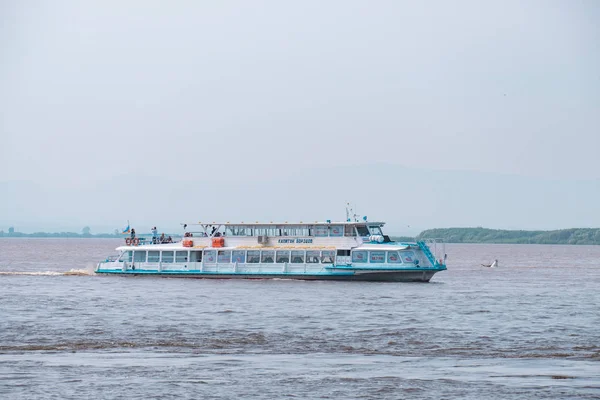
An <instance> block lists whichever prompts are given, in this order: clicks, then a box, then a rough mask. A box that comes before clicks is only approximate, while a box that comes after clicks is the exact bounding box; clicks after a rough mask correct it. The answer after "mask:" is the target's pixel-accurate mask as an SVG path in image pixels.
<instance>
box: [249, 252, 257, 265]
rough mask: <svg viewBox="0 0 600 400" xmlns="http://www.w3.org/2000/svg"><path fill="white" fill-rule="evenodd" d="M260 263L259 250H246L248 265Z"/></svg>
mask: <svg viewBox="0 0 600 400" xmlns="http://www.w3.org/2000/svg"><path fill="white" fill-rule="evenodd" d="M259 262H260V251H259V250H248V263H249V264H258V263H259Z"/></svg>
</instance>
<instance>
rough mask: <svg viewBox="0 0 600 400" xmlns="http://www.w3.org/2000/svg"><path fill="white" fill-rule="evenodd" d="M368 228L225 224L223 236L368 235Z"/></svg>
mask: <svg viewBox="0 0 600 400" xmlns="http://www.w3.org/2000/svg"><path fill="white" fill-rule="evenodd" d="M373 228H376V229H374V231H372V232H375V233H371V234H381V228H379V227H371V229H373ZM377 232H379V233H377ZM369 234H370V233H369V228H367V227H366V226H355V225H309V226H293V225H290V226H287V225H281V226H273V227H260V226H254V227H252V226H235V225H233V226H227V227H226V228H225V236H270V237H273V236H294V237H306V236H312V237H342V236H369Z"/></svg>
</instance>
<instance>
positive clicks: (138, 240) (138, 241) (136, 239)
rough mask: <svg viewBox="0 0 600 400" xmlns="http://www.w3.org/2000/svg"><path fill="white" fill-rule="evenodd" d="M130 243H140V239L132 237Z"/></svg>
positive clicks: (135, 244)
mask: <svg viewBox="0 0 600 400" xmlns="http://www.w3.org/2000/svg"><path fill="white" fill-rule="evenodd" d="M131 244H133V245H134V246H137V245H138V244H140V239H138V238H134V239H133V240H132V241H131Z"/></svg>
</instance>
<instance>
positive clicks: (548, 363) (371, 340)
mask: <svg viewBox="0 0 600 400" xmlns="http://www.w3.org/2000/svg"><path fill="white" fill-rule="evenodd" d="M120 243H121V242H120V241H115V240H112V239H6V238H5V239H0V398H2V399H38V398H39V399H171V398H173V399H174V398H177V399H181V398H184V399H186V398H189V399H199V398H203V399H236V398H253V399H280V398H302V399H304V398H307V399H355V398H365V399H371V398H372V399H401V398H408V397H410V398H420V399H440V398H461V399H481V398H498V399H506V398H511V399H514V398H526V399H532V398H590V399H591V398H600V309H599V308H600V246H546V245H459V244H455V245H452V244H451V245H447V253H448V257H449V258H448V268H449V269H448V271H445V272H441V273H438V274H436V275H435V276H434V278H433V279H432V281H431V282H430V283H369V282H310V281H309V282H303V281H289V280H257V281H246V280H200V279H178V278H157V277H111V276H95V275H93V273H92V272H91V271H92V270H93V267H94V265H95V263H96V262H98V261H99V260H101V259H104V258H105V257H106V256H107V255H110V254H114V253H115V252H114V248H115V247H116V246H117V245H119V244H120ZM496 258H497V259H498V260H499V264H500V267H499V268H496V269H490V268H483V267H481V266H480V264H482V263H491V262H492V261H493V260H494V259H496Z"/></svg>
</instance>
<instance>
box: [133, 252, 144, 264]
mask: <svg viewBox="0 0 600 400" xmlns="http://www.w3.org/2000/svg"><path fill="white" fill-rule="evenodd" d="M133 261H135V262H146V252H145V251H134V252H133Z"/></svg>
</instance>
